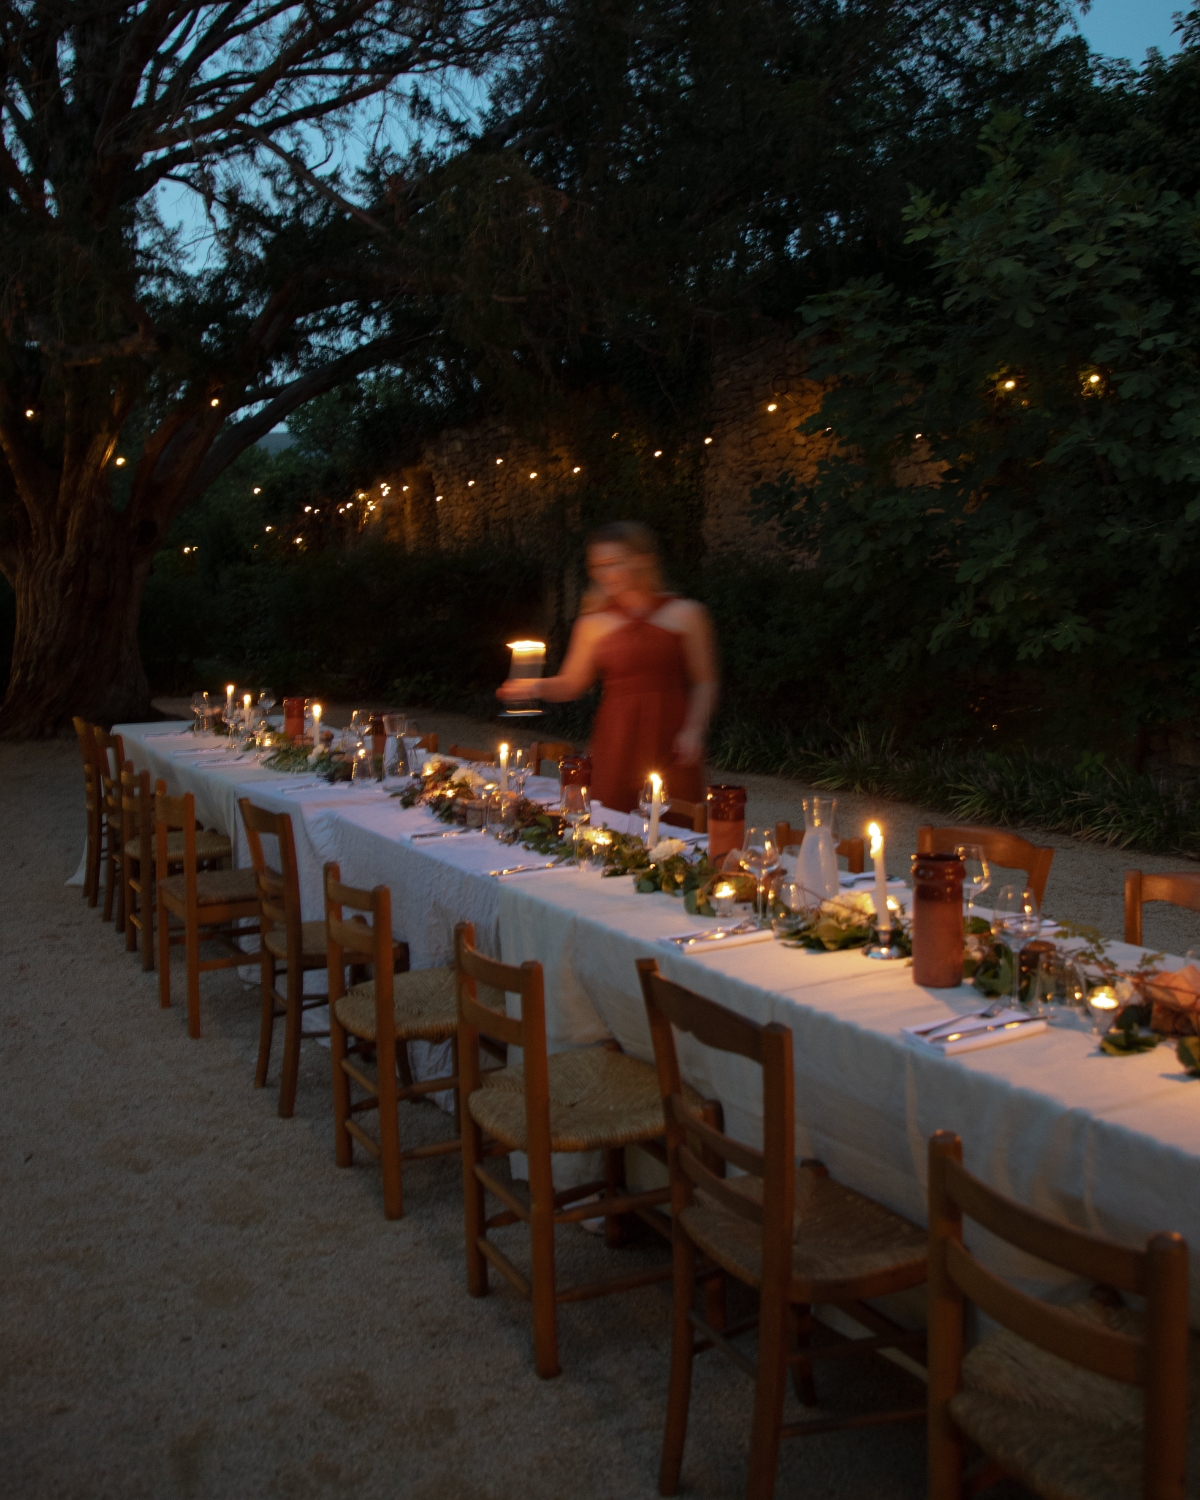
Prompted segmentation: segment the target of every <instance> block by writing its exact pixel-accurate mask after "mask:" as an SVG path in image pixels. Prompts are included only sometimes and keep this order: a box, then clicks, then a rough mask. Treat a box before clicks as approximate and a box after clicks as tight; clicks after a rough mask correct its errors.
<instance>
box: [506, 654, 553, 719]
mask: <svg viewBox="0 0 1200 1500" xmlns="http://www.w3.org/2000/svg"><path fill="white" fill-rule="evenodd" d="M508 649H509V650H510V651H511V652H512V664H511V665H510V667H509V669H508V678H509V681H510V682H516V681H521V680H528V681H533V680H534V679H536V678H538V677H540V676H541V675H542V673H543V672H544V671H545V668H546V643H545V641H509V643H508ZM541 712H542V708H541V705H540V704H539V703H538V702H537V700H536V699H535V698H532V697H530V698H523V699H514V700H513V701H512V702H511V703H509V705H508V707H507V708H506V709H505V710H504V712H503V713H502V714H501V718H504V719H529V718H533V717H534V716H535V715H537V714H540V713H541Z"/></svg>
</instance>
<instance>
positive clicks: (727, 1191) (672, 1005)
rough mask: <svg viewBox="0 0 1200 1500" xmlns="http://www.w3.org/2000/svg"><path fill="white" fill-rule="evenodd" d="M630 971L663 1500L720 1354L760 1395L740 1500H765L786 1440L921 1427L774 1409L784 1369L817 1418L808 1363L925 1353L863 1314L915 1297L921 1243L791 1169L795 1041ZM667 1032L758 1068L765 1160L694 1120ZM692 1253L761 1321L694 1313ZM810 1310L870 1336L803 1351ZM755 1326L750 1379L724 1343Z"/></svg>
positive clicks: (810, 1174)
mask: <svg viewBox="0 0 1200 1500" xmlns="http://www.w3.org/2000/svg"><path fill="white" fill-rule="evenodd" d="M637 967H638V973H639V975H640V977H641V982H642V994H643V996H644V998H645V1002H646V1014H647V1016H648V1017H649V1021H650V1034H651V1038H652V1040H653V1043H654V1058H655V1062H656V1064H657V1067H658V1080H659V1087H660V1089H661V1091H662V1098H663V1110H664V1113H665V1115H666V1121H667V1151H668V1164H669V1167H670V1173H671V1218H672V1224H673V1226H674V1261H675V1297H674V1320H673V1330H672V1340H671V1376H670V1388H669V1394H668V1399H667V1420H666V1429H665V1432H664V1435H663V1452H662V1466H661V1468H660V1470H659V1479H658V1488H659V1493H660V1494H663V1495H674V1494H676V1493H677V1491H678V1488H679V1470H680V1465H681V1462H682V1458H683V1443H684V1437H685V1434H686V1430H687V1418H688V1405H689V1402H690V1397H691V1384H692V1359H693V1356H694V1355H695V1354H697V1353H698V1352H700V1351H701V1350H703V1349H707V1348H709V1347H710V1346H715V1347H716V1348H718V1349H720V1350H721V1351H722V1352H723V1353H724V1354H726V1355H727V1356H728V1357H729V1358H730V1359H731V1360H732V1361H733V1363H734V1364H736V1365H737V1366H738V1367H739V1368H740V1369H741V1370H742V1371H743V1372H744V1373H746V1374H748V1375H750V1376H751V1378H752V1379H753V1380H754V1382H755V1400H754V1430H753V1434H752V1436H751V1440H750V1473H749V1480H748V1483H747V1486H746V1494H747V1496H749V1497H750V1500H769V1497H771V1496H773V1495H774V1493H775V1471H776V1468H777V1466H778V1462H779V1443H780V1439H781V1438H784V1437H795V1436H800V1435H803V1434H805V1433H815V1432H827V1431H830V1430H832V1429H834V1428H838V1427H864V1426H869V1425H873V1424H875V1423H880V1422H898V1421H910V1420H911V1421H916V1420H919V1419H922V1418H924V1416H925V1406H924V1403H923V1402H922V1404H921V1405H919V1406H914V1407H912V1408H909V1409H905V1410H901V1411H887V1412H854V1413H847V1414H845V1415H839V1414H837V1413H831V1414H830V1415H828V1416H823V1417H821V1418H818V1419H815V1420H810V1421H808V1422H800V1423H790V1424H788V1425H786V1426H785V1425H784V1423H783V1399H784V1389H785V1386H786V1383H787V1372H788V1369H789V1367H790V1369H791V1371H792V1379H793V1383H794V1385H795V1389H796V1394H797V1396H798V1397H799V1398H800V1400H801V1402H802V1403H803V1404H804V1405H805V1406H814V1405H815V1404H816V1399H817V1398H816V1392H815V1388H814V1383H813V1362H814V1361H815V1360H820V1359H823V1358H834V1357H842V1356H846V1355H858V1354H867V1353H873V1352H876V1351H878V1350H880V1349H891V1348H900V1347H913V1346H916V1347H918V1348H919V1347H920V1346H921V1345H922V1344H923V1342H924V1336H923V1335H922V1334H914V1333H909V1332H906V1331H905V1330H904V1329H901V1328H899V1327H898V1326H897V1325H896V1324H895V1323H893V1322H892V1321H891V1320H890V1319H888V1318H886V1317H884V1316H883V1314H881V1313H879V1312H877V1311H876V1310H875V1309H874V1308H871V1307H868V1306H866V1305H865V1299H867V1298H875V1297H882V1296H886V1295H888V1294H889V1293H892V1292H899V1291H903V1290H904V1289H906V1288H908V1287H915V1286H920V1285H921V1283H922V1282H923V1281H924V1280H925V1274H926V1272H925V1234H924V1231H923V1230H920V1229H918V1228H917V1227H916V1226H915V1225H913V1224H909V1223H907V1222H906V1221H905V1220H904V1219H901V1218H899V1217H898V1216H897V1215H896V1214H893V1213H891V1212H890V1211H889V1210H888V1209H886V1208H883V1207H882V1206H881V1205H880V1204H878V1203H875V1202H873V1201H872V1200H871V1199H870V1198H865V1197H863V1195H862V1194H861V1193H856V1192H854V1191H853V1190H852V1189H850V1188H848V1187H843V1186H842V1184H841V1183H838V1182H835V1181H834V1180H833V1179H832V1178H831V1177H830V1176H829V1174H828V1172H827V1171H826V1170H825V1168H824V1167H823V1166H822V1165H821V1163H820V1162H815V1161H804V1162H801V1163H800V1166H799V1167H798V1168H797V1166H796V1163H795V1157H794V1150H795V1135H794V1121H793V1109H794V1095H793V1079H792V1033H791V1032H790V1031H789V1030H788V1029H787V1027H786V1026H780V1025H779V1024H778V1023H777V1022H771V1023H770V1024H769V1025H767V1026H759V1025H757V1024H756V1023H755V1022H753V1021H750V1020H747V1019H745V1018H744V1017H742V1016H739V1015H737V1014H736V1013H735V1012H733V1011H730V1010H726V1009H725V1007H724V1006H721V1005H717V1004H716V1003H715V1002H714V1001H712V1000H706V999H704V998H703V997H702V996H700V995H696V994H693V993H692V992H691V991H690V990H686V989H684V988H682V987H681V986H680V985H677V984H673V983H672V982H671V981H670V980H668V979H664V978H663V976H662V975H661V974H660V973H659V972H658V967H657V965H656V963H655V961H654V960H653V959H651V958H644V959H639V960H638V966H637ZM672 1027H677V1028H678V1029H679V1030H681V1031H686V1032H689V1033H690V1034H691V1035H692V1036H694V1037H695V1038H696V1040H697V1041H699V1042H700V1043H701V1044H702V1045H703V1046H705V1047H709V1048H711V1049H713V1050H714V1051H717V1052H725V1053H733V1054H736V1055H738V1056H741V1057H745V1058H748V1059H749V1060H750V1061H751V1062H755V1063H757V1064H759V1066H760V1067H761V1068H762V1080H763V1083H762V1088H763V1146H762V1150H761V1151H760V1150H758V1149H756V1148H755V1147H752V1146H747V1145H743V1144H742V1143H741V1142H740V1141H735V1140H734V1139H733V1138H732V1137H731V1136H728V1135H726V1134H724V1133H723V1132H722V1131H721V1130H718V1129H714V1128H713V1127H712V1126H711V1125H710V1124H708V1123H707V1122H706V1121H705V1120H704V1119H702V1118H701V1117H700V1116H699V1115H698V1114H697V1113H696V1111H695V1109H694V1107H693V1106H692V1105H691V1103H690V1102H689V1100H688V1098H687V1090H686V1089H685V1087H684V1085H683V1083H682V1081H681V1078H680V1072H679V1060H678V1055H677V1053H676V1050H675V1037H674V1033H673V1031H672ZM725 1162H729V1163H731V1164H732V1165H733V1166H735V1167H737V1168H740V1169H741V1171H742V1172H743V1173H744V1174H745V1175H744V1176H738V1177H732V1178H726V1177H724V1176H721V1175H719V1173H718V1171H716V1170H714V1165H716V1164H721V1165H723V1164H724V1163H725ZM698 1252H700V1253H702V1254H703V1255H704V1256H706V1257H707V1258H708V1259H709V1260H710V1261H712V1262H714V1263H715V1264H716V1265H718V1266H720V1267H721V1268H722V1269H723V1270H724V1271H726V1272H727V1273H728V1274H730V1275H731V1276H735V1277H737V1279H738V1280H739V1281H742V1282H744V1283H745V1284H746V1285H747V1286H750V1287H754V1288H756V1289H757V1290H758V1292H759V1316H758V1318H756V1319H755V1318H752V1319H750V1320H749V1322H747V1323H742V1324H739V1325H737V1326H735V1327H731V1328H727V1329H725V1330H724V1331H719V1330H718V1329H717V1328H715V1327H714V1326H713V1325H712V1322H711V1321H710V1320H709V1319H708V1318H706V1317H703V1316H701V1314H699V1313H698V1312H696V1311H695V1309H694V1306H693V1303H694V1300H695V1289H696V1281H697V1264H696V1262H697V1253H698ZM814 1303H825V1304H832V1305H833V1306H835V1307H838V1308H840V1309H841V1310H843V1311H844V1312H846V1313H847V1314H848V1315H849V1316H850V1317H852V1318H853V1319H854V1320H855V1321H856V1322H858V1323H860V1324H863V1325H865V1326H866V1327H867V1328H868V1329H870V1330H871V1336H870V1337H867V1338H861V1339H839V1340H838V1341H837V1342H836V1343H832V1344H830V1345H825V1346H822V1347H819V1348H812V1347H810V1344H809V1338H810V1331H811V1326H812V1313H811V1309H812V1306H813V1304H814ZM756 1324H757V1327H758V1363H757V1369H756V1368H755V1366H754V1365H752V1364H751V1363H750V1361H749V1360H748V1359H747V1358H746V1356H745V1355H744V1354H743V1353H742V1351H741V1350H740V1349H738V1348H737V1347H736V1345H735V1344H734V1343H733V1342H732V1340H733V1339H734V1338H735V1337H736V1336H738V1335H739V1334H741V1333H743V1332H746V1331H748V1330H749V1329H751V1328H753V1327H754V1326H755V1325H756ZM697 1335H699V1338H697ZM831 1337H833V1335H832V1334H831Z"/></svg>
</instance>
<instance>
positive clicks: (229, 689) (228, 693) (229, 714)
mask: <svg viewBox="0 0 1200 1500" xmlns="http://www.w3.org/2000/svg"><path fill="white" fill-rule="evenodd" d="M234 686H235V684H234V683H232V682H227V683H226V684H225V722H226V724H228V723H229V721H230V719H232V718H233V689H234Z"/></svg>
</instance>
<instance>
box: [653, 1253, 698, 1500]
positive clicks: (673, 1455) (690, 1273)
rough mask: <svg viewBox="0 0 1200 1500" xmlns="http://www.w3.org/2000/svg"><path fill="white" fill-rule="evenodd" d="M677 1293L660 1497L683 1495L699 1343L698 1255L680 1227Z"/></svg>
mask: <svg viewBox="0 0 1200 1500" xmlns="http://www.w3.org/2000/svg"><path fill="white" fill-rule="evenodd" d="M672 1259H673V1261H674V1273H675V1275H674V1281H675V1289H674V1293H673V1299H672V1314H671V1377H670V1383H669V1385H668V1386H667V1421H666V1425H665V1427H664V1428H663V1447H662V1460H661V1462H660V1463H659V1468H658V1493H659V1494H660V1495H677V1494H678V1493H679V1470H680V1467H681V1465H682V1463H683V1441H684V1438H685V1437H686V1436H687V1421H688V1406H689V1404H690V1402H691V1399H692V1359H693V1356H694V1354H695V1340H694V1339H693V1337H692V1325H691V1323H690V1322H689V1321H688V1314H689V1313H690V1312H691V1310H692V1301H693V1299H694V1298H695V1295H696V1252H695V1250H694V1248H693V1247H692V1245H691V1243H690V1241H689V1240H687V1239H686V1238H685V1236H684V1233H683V1231H682V1230H681V1229H680V1228H679V1227H678V1226H676V1227H675V1231H674V1234H673V1236H672Z"/></svg>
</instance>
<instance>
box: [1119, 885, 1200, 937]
mask: <svg viewBox="0 0 1200 1500" xmlns="http://www.w3.org/2000/svg"><path fill="white" fill-rule="evenodd" d="M1147 901H1169V902H1170V903H1171V905H1172V906H1184V907H1186V908H1187V909H1188V911H1200V874H1197V873H1196V871H1195V870H1173V871H1171V873H1170V874H1168V875H1143V874H1142V872H1141V870H1126V871H1125V941H1126V942H1127V943H1137V944H1138V946H1139V947H1140V946H1141V941H1142V907H1143V906H1144V905H1145V904H1146V902H1147Z"/></svg>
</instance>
